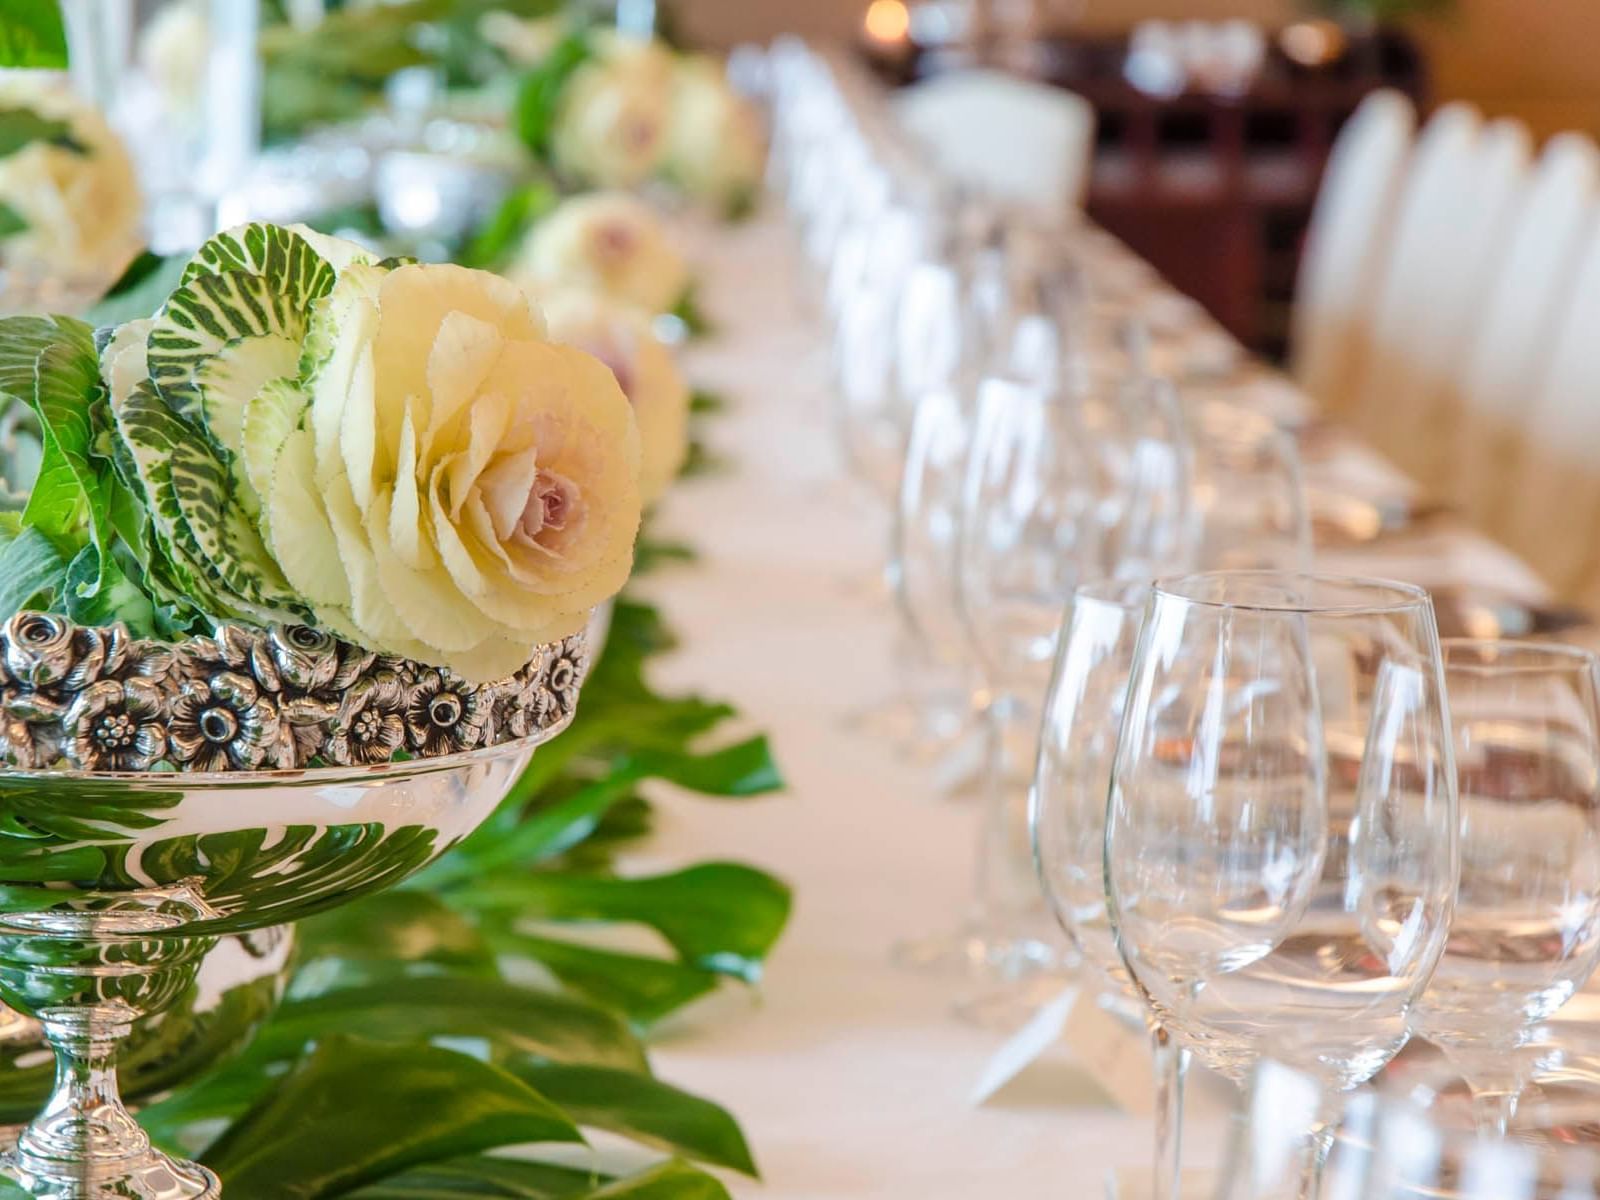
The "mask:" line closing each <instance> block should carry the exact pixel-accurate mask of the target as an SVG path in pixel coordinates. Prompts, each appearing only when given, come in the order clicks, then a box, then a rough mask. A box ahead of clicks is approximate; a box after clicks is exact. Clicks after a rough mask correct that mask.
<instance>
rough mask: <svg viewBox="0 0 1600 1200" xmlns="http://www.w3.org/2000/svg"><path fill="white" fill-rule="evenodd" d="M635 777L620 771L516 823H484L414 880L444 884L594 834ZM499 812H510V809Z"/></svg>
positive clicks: (553, 851) (541, 855)
mask: <svg viewBox="0 0 1600 1200" xmlns="http://www.w3.org/2000/svg"><path fill="white" fill-rule="evenodd" d="M638 778H639V776H638V774H637V773H636V772H632V771H623V772H619V773H617V774H615V775H612V776H611V777H610V778H607V779H602V780H600V781H599V782H598V783H593V784H590V785H589V786H588V787H585V788H581V789H580V790H579V791H578V792H576V793H575V794H573V795H572V796H569V797H567V798H566V799H565V800H563V801H561V802H560V803H558V804H555V805H553V806H551V807H550V808H546V809H541V810H539V811H537V812H534V813H532V814H531V815H529V816H527V817H525V818H523V819H521V820H516V821H515V822H514V823H513V822H511V821H490V822H487V823H485V824H484V825H482V826H481V827H479V828H478V829H477V830H476V831H475V832H473V833H472V834H471V835H469V836H468V837H467V838H466V839H465V840H463V841H462V842H461V844H460V845H458V846H457V847H456V848H455V850H454V851H453V852H452V853H451V854H450V855H449V856H447V857H446V858H443V859H441V860H440V861H439V862H438V863H436V864H435V865H434V866H433V867H432V868H430V869H429V870H428V871H426V872H425V873H424V874H423V875H422V876H421V877H419V878H418V880H417V885H418V886H423V887H445V886H448V885H449V884H452V883H455V882H456V881H458V880H462V879H470V878H473V877H475V876H481V875H482V874H483V873H484V872H486V871H489V870H492V869H494V868H496V867H501V866H506V865H508V864H511V863H533V862H537V861H539V860H541V859H545V858H551V857H554V856H555V855H557V854H560V853H561V852H562V851H564V850H568V849H570V848H571V847H573V846H575V845H577V844H578V843H579V842H581V841H583V840H584V839H585V838H586V837H588V836H589V835H590V834H591V833H593V832H594V829H595V827H596V826H597V825H598V824H599V823H600V818H601V817H602V816H604V815H605V812H606V810H607V809H609V808H610V807H611V806H612V805H613V804H615V803H616V802H617V801H618V800H620V799H622V798H623V797H624V796H626V795H628V794H629V793H630V792H631V791H632V790H633V786H634V784H635V783H636V782H637V781H638ZM501 812H503V813H506V814H507V815H514V810H508V809H502V810H501ZM505 825H512V827H511V828H509V829H507V828H504V826H505Z"/></svg>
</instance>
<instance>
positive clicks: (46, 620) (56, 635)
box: [0, 612, 172, 691]
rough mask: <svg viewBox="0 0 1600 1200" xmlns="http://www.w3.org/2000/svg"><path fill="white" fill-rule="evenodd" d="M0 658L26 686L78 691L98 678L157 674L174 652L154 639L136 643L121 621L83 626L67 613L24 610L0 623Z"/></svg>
mask: <svg viewBox="0 0 1600 1200" xmlns="http://www.w3.org/2000/svg"><path fill="white" fill-rule="evenodd" d="M0 662H3V663H4V664H5V673H6V675H7V676H8V677H9V679H10V681H11V682H14V683H16V684H18V685H20V686H22V687H25V688H34V689H49V688H55V689H61V690H71V691H75V690H77V689H79V688H83V687H86V686H87V685H89V684H91V683H94V682H95V681H96V680H99V679H117V678H122V677H124V676H127V675H140V676H143V677H146V678H150V679H159V678H160V677H161V676H163V675H165V674H166V672H167V668H168V667H169V666H170V664H171V662H172V654H171V651H169V650H166V649H165V648H163V647H161V646H159V645H157V644H156V643H154V642H135V641H134V640H133V639H132V638H130V637H129V636H128V631H127V629H126V628H124V627H123V626H121V625H111V626H108V627H106V628H104V629H85V628H82V627H80V626H77V625H74V624H73V623H72V622H71V621H68V620H67V619H66V618H65V617H57V616H52V615H50V614H48V613H37V612H21V613H17V614H16V615H15V616H13V617H12V618H11V619H10V620H9V621H7V622H6V623H5V625H4V626H3V627H0Z"/></svg>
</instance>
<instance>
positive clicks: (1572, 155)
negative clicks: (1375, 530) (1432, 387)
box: [1445, 133, 1600, 536]
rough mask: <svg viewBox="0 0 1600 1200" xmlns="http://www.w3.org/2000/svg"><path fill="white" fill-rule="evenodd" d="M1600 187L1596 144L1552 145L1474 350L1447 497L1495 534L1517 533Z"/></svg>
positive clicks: (1566, 141)
mask: <svg viewBox="0 0 1600 1200" xmlns="http://www.w3.org/2000/svg"><path fill="white" fill-rule="evenodd" d="M1597 188H1600V150H1597V149H1596V147H1595V144H1594V142H1593V141H1591V140H1590V139H1589V138H1588V137H1585V136H1584V135H1582V134H1576V133H1567V134H1561V135H1560V136H1558V137H1555V138H1552V139H1551V141H1550V143H1549V144H1548V145H1547V146H1546V147H1545V150H1544V153H1543V154H1542V155H1541V156H1540V159H1539V164H1538V168H1537V170H1536V171H1535V172H1534V174H1533V177H1532V179H1531V181H1530V183H1529V185H1528V187H1527V188H1526V189H1525V191H1524V192H1523V194H1522V196H1521V198H1520V200H1519V202H1518V205H1517V211H1516V215H1515V216H1514V217H1513V218H1512V227H1511V234H1510V238H1509V240H1508V241H1507V243H1506V247H1505V252H1504V254H1503V255H1502V256H1501V257H1500V258H1499V260H1498V261H1496V262H1495V263H1494V265H1493V268H1492V276H1491V278H1492V279H1493V281H1494V282H1493V286H1492V288H1491V289H1490V292H1489V295H1488V301H1487V303H1486V304H1485V305H1484V307H1483V309H1482V311H1481V312H1480V313H1479V315H1478V320H1477V322H1476V326H1475V328H1474V330H1473V333H1472V337H1471V339H1470V341H1469V343H1468V346H1467V356H1466V358H1465V359H1464V360H1463V365H1462V371H1461V376H1460V380H1459V385H1458V391H1459V396H1458V398H1457V402H1456V405H1454V406H1453V410H1454V411H1455V412H1458V413H1459V417H1460V420H1459V421H1458V422H1452V424H1451V428H1453V429H1454V431H1455V435H1456V453H1455V455H1454V461H1453V462H1452V464H1451V466H1452V468H1453V469H1452V472H1451V476H1450V481H1449V485H1448V486H1447V488H1446V493H1445V494H1446V497H1447V498H1448V499H1450V500H1451V501H1453V502H1454V503H1456V504H1457V505H1459V506H1461V508H1462V509H1463V510H1464V511H1466V513H1467V514H1468V515H1469V516H1470V517H1471V518H1472V519H1473V521H1474V523H1475V524H1477V525H1478V526H1479V527H1480V528H1481V529H1483V530H1485V531H1486V532H1489V533H1494V534H1498V535H1501V536H1506V535H1508V534H1509V533H1510V532H1511V531H1510V530H1509V529H1507V528H1506V527H1505V522H1506V519H1507V514H1508V513H1509V512H1510V505H1509V503H1508V500H1509V496H1508V493H1509V490H1510V488H1511V487H1512V485H1513V480H1514V475H1515V472H1516V465H1517V459H1518V454H1517V451H1518V449H1519V448H1520V446H1519V444H1520V442H1521V441H1522V437H1521V431H1522V429H1523V427H1524V425H1525V423H1526V422H1527V418H1528V413H1529V409H1530V403H1529V402H1530V399H1531V398H1532V397H1533V396H1534V395H1535V394H1536V389H1537V388H1538V386H1539V384H1540V382H1541V380H1542V377H1543V375H1544V372H1545V369H1546V367H1547V365H1548V363H1549V360H1550V354H1551V351H1552V350H1553V349H1554V347H1555V344H1556V335H1557V332H1558V329H1557V326H1558V323H1559V322H1560V321H1561V319H1562V317H1563V315H1564V314H1565V313H1566V312H1567V307H1568V303H1569V300H1570V298H1571V295H1572V288H1573V284H1574V281H1575V277H1576V272H1577V266H1578V259H1579V256H1580V254H1581V252H1582V248H1583V239H1584V238H1585V236H1586V235H1587V234H1588V232H1589V229H1590V226H1591V224H1592V223H1593V219H1594V212H1595V201H1596V189H1597Z"/></svg>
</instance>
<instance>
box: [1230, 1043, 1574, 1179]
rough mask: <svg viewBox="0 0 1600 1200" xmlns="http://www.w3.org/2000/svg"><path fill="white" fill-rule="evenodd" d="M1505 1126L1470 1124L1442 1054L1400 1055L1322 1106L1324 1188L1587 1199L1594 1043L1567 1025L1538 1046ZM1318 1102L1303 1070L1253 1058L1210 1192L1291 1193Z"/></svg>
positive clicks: (1467, 1106)
mask: <svg viewBox="0 0 1600 1200" xmlns="http://www.w3.org/2000/svg"><path fill="white" fill-rule="evenodd" d="M1539 1050H1540V1052H1541V1055H1540V1058H1539V1059H1538V1061H1537V1065H1536V1067H1535V1069H1534V1073H1533V1076H1534V1077H1533V1080H1532V1083H1531V1086H1530V1088H1529V1096H1528V1099H1527V1101H1526V1102H1525V1104H1524V1106H1523V1110H1522V1111H1521V1112H1520V1113H1519V1114H1518V1116H1517V1120H1516V1124H1515V1127H1514V1129H1513V1131H1512V1136H1511V1137H1491V1136H1486V1135H1484V1134H1483V1133H1482V1132H1481V1131H1480V1130H1479V1129H1478V1128H1477V1127H1476V1121H1475V1119H1474V1115H1473V1104H1472V1102H1471V1099H1470V1096H1469V1094H1468V1093H1469V1089H1468V1088H1467V1087H1466V1086H1465V1085H1464V1084H1463V1083H1462V1081H1461V1080H1460V1079H1459V1077H1458V1076H1457V1075H1456V1073H1455V1072H1454V1071H1453V1070H1451V1069H1450V1067H1449V1064H1448V1062H1446V1061H1444V1060H1439V1059H1434V1060H1433V1061H1425V1062H1421V1063H1417V1064H1411V1063H1408V1064H1407V1067H1406V1069H1405V1070H1404V1071H1400V1070H1398V1068H1397V1070H1396V1072H1395V1074H1396V1075H1397V1078H1395V1079H1393V1080H1391V1079H1389V1078H1388V1074H1387V1073H1386V1076H1385V1078H1384V1079H1383V1080H1382V1081H1380V1082H1379V1083H1378V1084H1375V1085H1368V1086H1365V1087H1362V1088H1358V1089H1356V1090H1354V1091H1352V1092H1349V1093H1347V1094H1346V1095H1344V1096H1343V1097H1340V1099H1339V1101H1338V1103H1337V1104H1335V1105H1333V1106H1331V1107H1329V1108H1327V1109H1326V1110H1325V1111H1326V1113H1327V1115H1328V1116H1329V1118H1330V1120H1329V1130H1328V1134H1327V1139H1328V1140H1329V1141H1330V1142H1331V1147H1330V1152H1329V1154H1328V1159H1327V1167H1326V1171H1325V1174H1324V1194H1325V1195H1327V1196H1328V1197H1330V1198H1331V1200H1596V1197H1600V1134H1597V1128H1596V1125H1595V1121H1594V1113H1595V1111H1596V1108H1597V1106H1600V1047H1597V1046H1596V1044H1595V1041H1594V1039H1593V1037H1592V1036H1577V1037H1574V1036H1573V1035H1572V1034H1571V1033H1570V1032H1569V1033H1567V1034H1565V1035H1563V1036H1562V1038H1561V1039H1560V1040H1559V1041H1558V1042H1554V1043H1546V1044H1543V1045H1541V1046H1540V1047H1539ZM1322 1104H1323V1101H1322V1099H1321V1096H1320V1087H1319V1085H1318V1082H1317V1081H1316V1079H1315V1078H1313V1077H1311V1076H1308V1075H1306V1074H1304V1073H1302V1072H1298V1071H1295V1070H1293V1069H1291V1068H1289V1067H1286V1066H1284V1065H1283V1064H1281V1063H1276V1062H1262V1063H1261V1064H1260V1065H1259V1066H1258V1067H1257V1069H1256V1071H1255V1072H1254V1074H1253V1076H1252V1078H1251V1081H1250V1087H1249V1092H1248V1095H1247V1099H1246V1102H1245V1104H1244V1105H1243V1106H1242V1107H1241V1109H1240V1111H1239V1112H1238V1113H1237V1115H1236V1117H1235V1120H1234V1124H1233V1134H1232V1137H1231V1138H1230V1147H1229V1153H1228V1160H1227V1167H1226V1168H1225V1170H1224V1173H1223V1183H1222V1187H1221V1190H1220V1191H1219V1192H1218V1193H1217V1200H1296V1198H1298V1196H1299V1195H1300V1187H1301V1180H1300V1175H1299V1171H1298V1165H1297V1164H1298V1162H1299V1161H1300V1160H1302V1159H1303V1158H1304V1157H1305V1153H1306V1149H1307V1145H1308V1143H1314V1142H1315V1141H1316V1140H1317V1139H1318V1137H1319V1134H1318V1133H1317V1129H1316V1127H1317V1124H1318V1120H1317V1117H1316V1113H1317V1111H1318V1109H1319V1107H1321V1106H1322Z"/></svg>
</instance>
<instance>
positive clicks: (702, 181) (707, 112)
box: [666, 55, 766, 207]
mask: <svg viewBox="0 0 1600 1200" xmlns="http://www.w3.org/2000/svg"><path fill="white" fill-rule="evenodd" d="M669 129H670V132H669V134H668V145H667V160H666V169H667V173H668V174H669V175H670V176H671V177H672V179H673V180H674V181H676V182H677V184H678V185H679V186H680V187H682V188H683V189H684V191H686V192H688V193H689V194H690V195H691V196H695V197H697V198H699V199H703V200H709V201H711V202H712V203H715V204H718V205H721V206H723V207H734V206H739V205H743V204H746V203H748V202H749V200H750V199H751V197H752V196H753V195H754V193H755V191H756V189H757V188H758V187H759V186H760V183H761V177H762V173H763V171H764V169H765V165H766V140H765V137H764V135H763V133H762V128H761V119H760V117H759V116H758V115H757V113H756V111H755V109H754V107H752V105H751V104H750V102H749V101H748V100H746V99H745V98H744V97H743V96H741V95H739V93H738V92H736V91H734V90H733V88H732V87H731V86H730V85H729V84H728V79H727V75H726V73H725V72H724V71H723V69H722V64H721V63H719V62H717V61H716V60H715V59H711V58H707V57H705V56H703V55H691V56H686V57H684V58H683V59H681V60H680V61H679V62H678V65H677V68H676V70H675V71H674V72H673V81H672V118H671V122H670V125H669Z"/></svg>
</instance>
